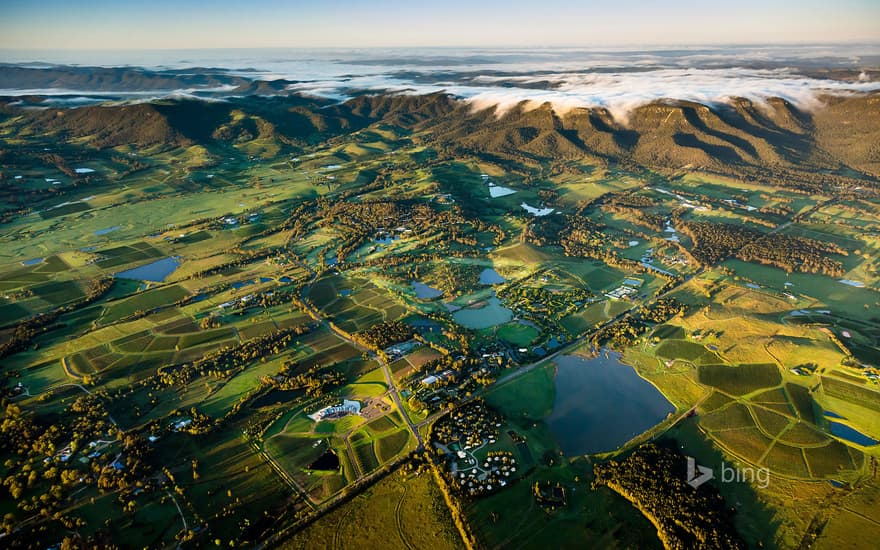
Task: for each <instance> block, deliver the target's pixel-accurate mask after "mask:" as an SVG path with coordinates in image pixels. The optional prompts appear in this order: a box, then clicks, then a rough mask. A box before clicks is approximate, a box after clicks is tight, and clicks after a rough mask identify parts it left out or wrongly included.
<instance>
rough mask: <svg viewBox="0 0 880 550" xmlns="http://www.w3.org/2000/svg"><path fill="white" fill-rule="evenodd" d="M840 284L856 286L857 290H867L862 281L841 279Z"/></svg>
mask: <svg viewBox="0 0 880 550" xmlns="http://www.w3.org/2000/svg"><path fill="white" fill-rule="evenodd" d="M838 282H839V283H843V284H845V285H849V286H854V287H856V288H865V283H863V282H861V281H853V280H852V279H840V281H838Z"/></svg>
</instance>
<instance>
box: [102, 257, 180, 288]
mask: <svg viewBox="0 0 880 550" xmlns="http://www.w3.org/2000/svg"><path fill="white" fill-rule="evenodd" d="M179 265H180V256H169V257H168V258H162V259H161V260H156V261H155V262H152V263H149V264H147V265H142V266H140V267H136V268H134V269H129V270H127V271H120V272H119V273H117V274H116V275H115V277H116V278H117V279H136V280H138V281H149V282H151V283H161V282H162V281H164V280H165V279H166V278H167V277H168V276H169V275H171V274H172V273H174V270H176V269H177V266H179Z"/></svg>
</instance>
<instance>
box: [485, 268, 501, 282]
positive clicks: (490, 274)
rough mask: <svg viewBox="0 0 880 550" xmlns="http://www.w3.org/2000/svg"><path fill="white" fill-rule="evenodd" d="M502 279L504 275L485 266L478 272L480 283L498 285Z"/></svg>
mask: <svg viewBox="0 0 880 550" xmlns="http://www.w3.org/2000/svg"><path fill="white" fill-rule="evenodd" d="M504 281H505V279H504V277H502V276H501V275H500V274H499V273H498V272H497V271H495V270H494V269H492V268H486V269H484V270H483V271H482V272H481V273H480V284H481V285H500V284H501V283H503V282H504Z"/></svg>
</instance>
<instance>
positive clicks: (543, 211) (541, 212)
mask: <svg viewBox="0 0 880 550" xmlns="http://www.w3.org/2000/svg"><path fill="white" fill-rule="evenodd" d="M520 207H521V208H522V209H523V210H525V211H526V212H528V213H529V214H531V215H532V216H538V217H540V216H546V215H547V214H552V213H553V210H554V209H553V208H535V207H534V206H531V205H529V204H528V203H525V202H523V203H520Z"/></svg>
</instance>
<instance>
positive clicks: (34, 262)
mask: <svg viewBox="0 0 880 550" xmlns="http://www.w3.org/2000/svg"><path fill="white" fill-rule="evenodd" d="M44 259H45V258H34V259H33V260H25V261H23V262H21V265H39V264H41V263H43V260H44Z"/></svg>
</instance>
